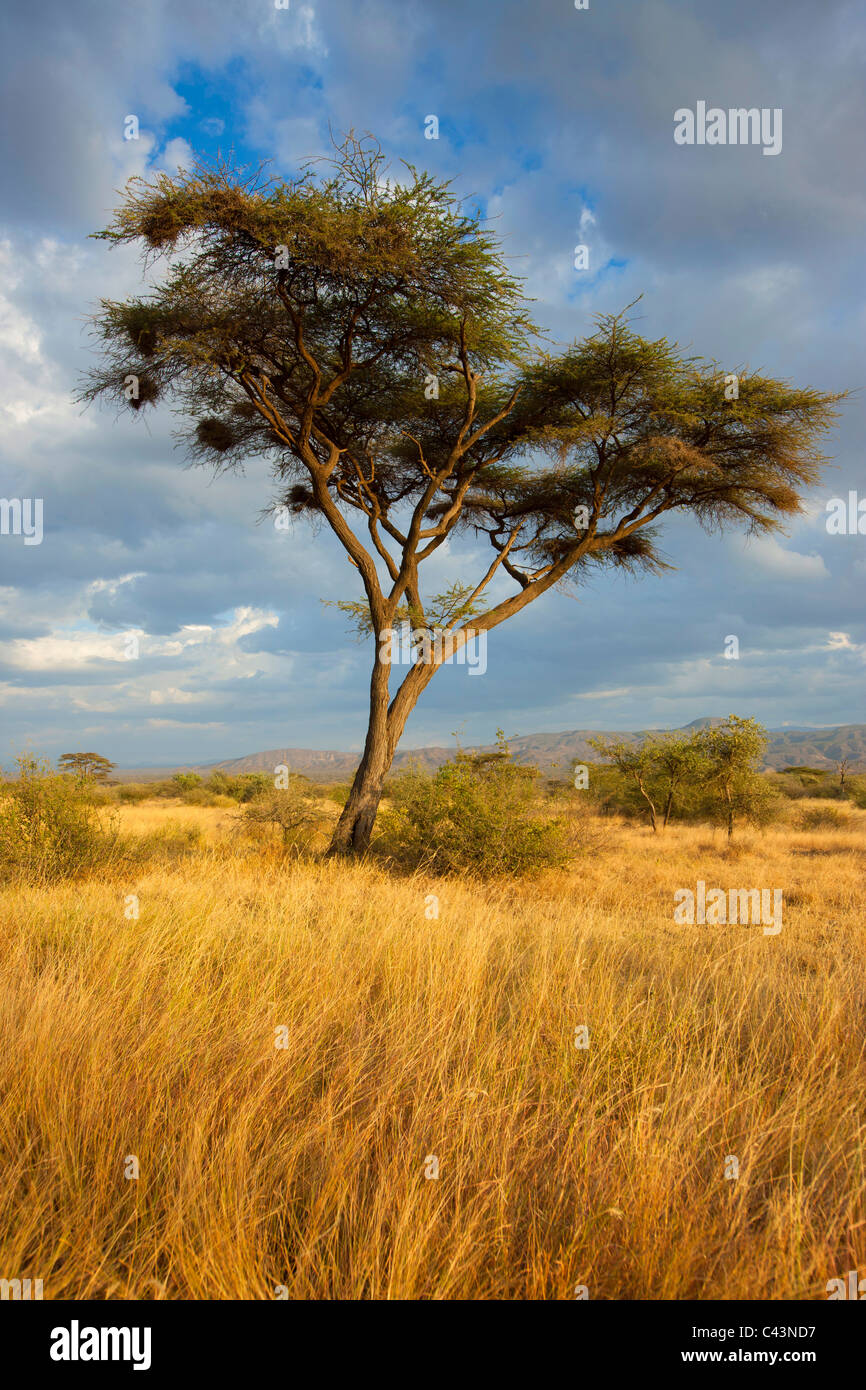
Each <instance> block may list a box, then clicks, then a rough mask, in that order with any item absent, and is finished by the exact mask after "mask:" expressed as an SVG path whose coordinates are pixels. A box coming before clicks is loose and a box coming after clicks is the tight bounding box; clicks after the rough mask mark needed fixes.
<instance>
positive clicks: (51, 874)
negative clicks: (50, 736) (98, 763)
mask: <svg viewBox="0 0 866 1390" xmlns="http://www.w3.org/2000/svg"><path fill="white" fill-rule="evenodd" d="M17 766H18V776H17V778H14V779H10V780H8V781H5V782H3V783H2V784H0V875H2V876H3V877H4V878H19V877H20V878H23V879H27V880H30V881H48V882H51V881H53V880H56V879H63V878H73V877H76V876H77V875H79V874H84V873H87V872H89V871H91V870H92V869H94V868H97V867H98V866H100V865H103V864H105V863H106V862H107V861H108V860H109V859H110V858H111V857H112V856H113V855H114V854H115V853H116V852H117V848H118V841H117V835H116V833H115V832H114V830H113V828H106V827H105V826H104V825H103V823H102V820H101V819H100V816H99V811H98V808H97V806H96V804H95V798H94V794H93V787H92V783H91V782H90V779H89V778H88V777H81V776H74V777H70V776H69V775H68V774H64V773H58V772H53V771H52V769H51V767H50V764H49V763H47V762H44V761H41V760H39V759H37V758H34V757H31V756H29V755H23V756H22V757H20V758H18V759H17Z"/></svg>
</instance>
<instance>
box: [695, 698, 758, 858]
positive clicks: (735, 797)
mask: <svg viewBox="0 0 866 1390" xmlns="http://www.w3.org/2000/svg"><path fill="white" fill-rule="evenodd" d="M695 743H696V747H697V749H698V752H699V755H700V757H701V760H702V762H703V768H702V775H703V777H704V778H705V782H706V789H707V806H708V810H709V813H710V816H711V818H712V819H713V820H716V821H718V822H719V823H720V824H723V825H725V826H726V827H727V831H728V839H730V838H731V836H732V835H733V833H734V822H735V820H736V819H738V818H742V819H744V820H748V821H752V822H753V823H754V824H760V823H761V822H762V821H764V820H766V819H767V817H768V815H769V813H770V811H771V805H772V802H773V801H774V800H775V799H776V798H777V795H778V794H777V793H774V791H773V789H772V787H771V786H770V784H769V783H768V781H767V779H766V778H765V777H762V776H761V775H760V773H759V771H758V768H759V764H760V760H761V757H762V755H763V752H764V749H765V748H766V746H767V733H766V730H765V729H764V728H763V727H762V725H760V724H759V723H757V721H756V720H754V719H740V718H739V717H738V716H737V715H736V714H729V715H728V717H727V719H726V720H725V721H724V722H723V723H721V724H718V725H716V726H715V727H713V726H708V727H707V728H705V729H699V730H698V732H697V737H696V740H695Z"/></svg>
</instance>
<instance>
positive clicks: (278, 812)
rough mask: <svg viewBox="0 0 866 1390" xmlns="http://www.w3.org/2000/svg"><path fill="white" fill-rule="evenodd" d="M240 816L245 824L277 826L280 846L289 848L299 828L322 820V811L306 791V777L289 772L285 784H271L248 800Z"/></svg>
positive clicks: (302, 828)
mask: <svg viewBox="0 0 866 1390" xmlns="http://www.w3.org/2000/svg"><path fill="white" fill-rule="evenodd" d="M241 818H242V820H244V821H245V822H246V823H247V824H248V825H273V826H277V827H278V828H279V831H280V834H281V835H282V837H283V845H284V847H285V848H289V846H290V845H293V844H294V843H295V842H296V840H297V838H298V834H299V832H300V831H302V830H304V829H307V828H309V827H311V826H313V825H315V824H316V823H317V822H319V821H321V820H322V813H321V811H319V810H318V808H317V806H316V803H315V801H314V799H313V797H312V796H311V795H310V790H309V783H308V779H307V778H306V777H303V776H302V775H301V774H300V773H297V772H292V773H290V774H289V777H288V785H287V786H286V787H283V788H280V789H276V788H274V787H272V788H271V789H270V790H269V791H264V792H260V793H259V795H258V796H255V797H253V799H252V800H251V801H248V802H247V803H246V804H245V806H244V809H243V813H242V817H241Z"/></svg>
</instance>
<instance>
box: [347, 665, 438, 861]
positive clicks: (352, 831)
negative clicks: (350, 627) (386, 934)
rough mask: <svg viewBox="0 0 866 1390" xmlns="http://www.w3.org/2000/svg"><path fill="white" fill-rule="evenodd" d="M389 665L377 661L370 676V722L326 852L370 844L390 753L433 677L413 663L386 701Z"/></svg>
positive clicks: (356, 850) (353, 851)
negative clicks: (351, 781) (359, 760)
mask: <svg viewBox="0 0 866 1390" xmlns="http://www.w3.org/2000/svg"><path fill="white" fill-rule="evenodd" d="M390 670H391V667H390V664H389V663H385V662H382V661H380V660H378V658H377V660H376V662H375V664H374V666H373V674H372V677H371V679H370V723H369V725H368V728H367V740H366V743H365V744H364V756H363V757H362V759H361V762H360V765H359V767H358V771H357V772H356V773H355V780H354V782H353V783H352V789H351V791H350V792H349V795H348V798H347V800H346V804H345V806H344V807H343V811H342V814H341V816H340V819H339V820H338V821H337V826H336V829H335V830H334V834H333V837H332V839H331V843H330V845H329V846H328V855H329V856H332V855H338V854H341V855H361V854H365V853H366V851H367V850H368V849H369V848H370V840H371V838H372V835H373V827H374V825H375V823H376V813H377V811H378V810H379V802H380V801H381V800H382V788H383V786H384V784H385V778H386V777H387V775H388V773H389V771H390V770H391V764H392V762H393V761H394V753H395V752H396V749H397V744H398V742H399V741H400V736H401V734H402V733H403V730H404V728H405V727H406V720H407V719H408V718H409V715H410V714H411V712H412V710H413V709H414V708H415V705H416V703H417V700H418V696H419V695H420V694H421V691H422V690H423V689H424V687H425V686H426V685H427V683H428V681H429V680H430V679H431V677H432V675H433V673H434V671H435V670H436V667H435V666H434V665H417V666H413V667H412V670H411V671H410V672H409V674H408V675H407V676H406V679H405V680H404V681H403V684H402V685H401V686H400V689H399V690H398V691H397V693H396V695H395V696H394V699H393V701H392V702H391V705H390V707H389V705H388V677H389V674H390Z"/></svg>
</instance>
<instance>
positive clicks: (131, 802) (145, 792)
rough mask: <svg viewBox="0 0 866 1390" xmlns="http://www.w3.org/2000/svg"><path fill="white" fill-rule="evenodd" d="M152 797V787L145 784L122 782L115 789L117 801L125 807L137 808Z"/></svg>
mask: <svg viewBox="0 0 866 1390" xmlns="http://www.w3.org/2000/svg"><path fill="white" fill-rule="evenodd" d="M153 795H154V792H153V786H152V785H148V784H147V783H146V782H122V783H121V784H120V786H119V787H118V788H117V799H118V801H120V802H122V803H123V804H124V805H125V806H137V805H138V803H139V802H140V801H147V799H148V797H151V796H153Z"/></svg>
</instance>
